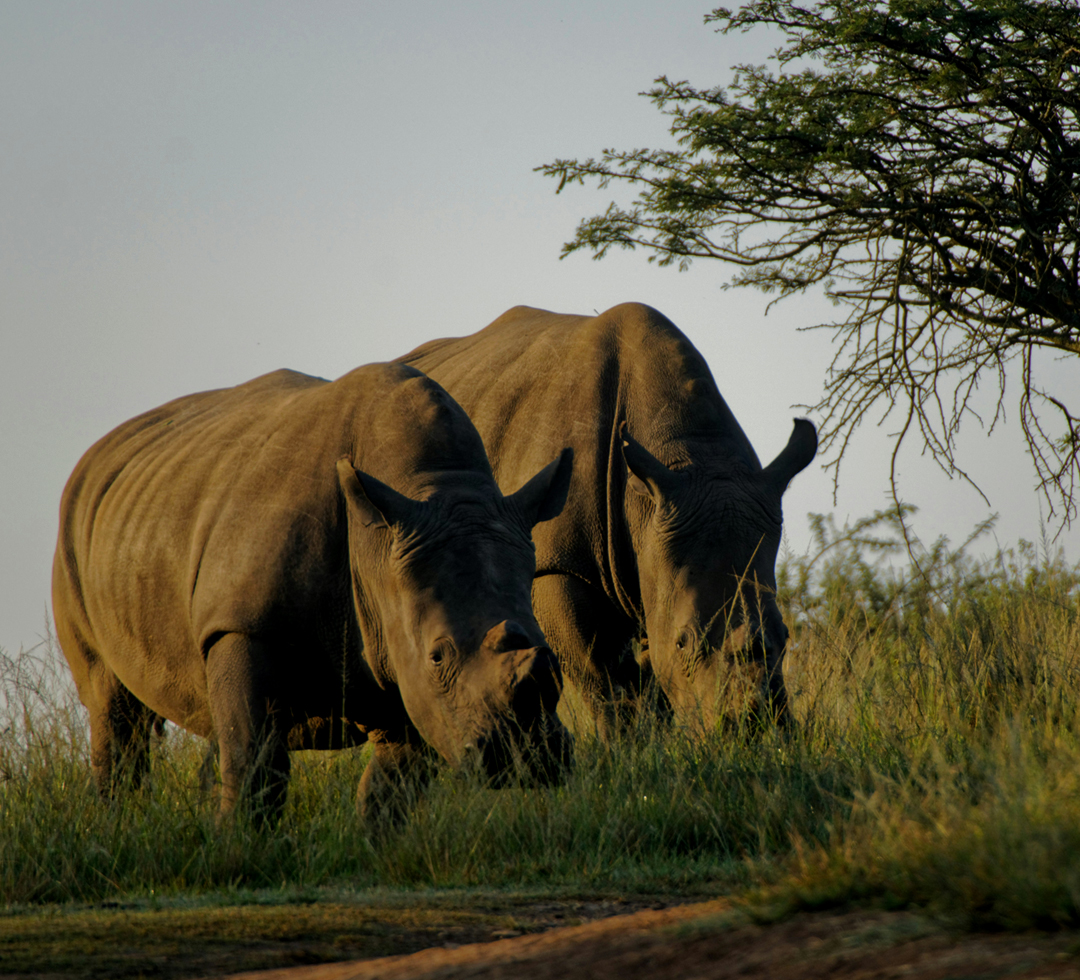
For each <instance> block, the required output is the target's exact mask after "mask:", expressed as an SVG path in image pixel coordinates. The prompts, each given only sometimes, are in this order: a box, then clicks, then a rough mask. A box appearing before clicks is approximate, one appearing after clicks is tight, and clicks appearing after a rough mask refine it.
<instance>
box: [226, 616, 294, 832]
mask: <svg viewBox="0 0 1080 980" xmlns="http://www.w3.org/2000/svg"><path fill="white" fill-rule="evenodd" d="M272 663H273V661H272V658H271V656H270V651H269V650H268V649H267V645H266V644H265V643H264V642H262V641H261V640H258V639H256V638H254V637H251V636H247V635H245V634H243V633H226V634H225V635H224V636H222V637H221V638H220V639H218V640H217V642H216V643H214V645H213V646H212V647H211V648H210V652H209V654H208V655H207V658H206V686H207V694H208V698H209V702H210V716H211V719H212V721H213V725H214V738H215V739H216V742H217V747H218V763H219V766H220V769H221V815H222V816H223V817H225V816H228V815H229V814H231V813H233V812H234V811H235V810H237V808H238V807H241V806H248V807H250V809H251V813H252V816H253V818H254V819H255V820H256V822H257V823H263V822H265V821H267V820H274V819H276V818H277V817H278V816H279V815H280V813H281V809H282V807H283V806H284V805H285V793H286V790H287V788H288V783H289V752H288V749H287V748H286V745H285V737H284V736H285V733H283V732H282V731H280V728H279V725H278V723H277V717H276V714H277V713H276V711H275V703H274V695H275V690H274V687H275V685H274V683H273V677H272V668H271V665H272Z"/></svg>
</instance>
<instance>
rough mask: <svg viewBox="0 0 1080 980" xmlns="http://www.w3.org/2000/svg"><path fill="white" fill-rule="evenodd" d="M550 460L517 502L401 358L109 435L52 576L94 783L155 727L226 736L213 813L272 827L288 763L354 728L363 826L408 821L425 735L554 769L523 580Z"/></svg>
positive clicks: (63, 512)
mask: <svg viewBox="0 0 1080 980" xmlns="http://www.w3.org/2000/svg"><path fill="white" fill-rule="evenodd" d="M560 453H561V447H560V450H557V451H556V452H555V453H553V459H555V461H554V462H552V461H551V460H549V461H548V465H546V466H545V467H543V468H542V469H541V468H540V467H537V468H536V469H537V470H539V473H535V472H534V473H533V474H530V477H531V479H528V480H522V481H520V482H519V483H517V484H515V487H520V489H518V490H517V492H516V493H513V494H511V495H510V496H506V497H504V496H503V495H502V493H500V491H499V489H498V487H497V486H496V484H495V480H494V478H493V476H492V472H491V467H490V465H489V463H488V459H487V456H486V455H485V453H484V447H483V444H482V443H481V441H480V437H479V435H478V434H477V432H476V429H475V428H474V427H473V426H472V424H471V423H470V421H469V419H468V418H467V417H466V415H465V413H464V412H463V411H462V410H461V408H460V407H459V406H458V405H457V404H456V403H455V402H454V401H453V399H452V398H450V397H449V396H448V395H447V394H446V392H445V391H444V390H443V389H442V388H440V387H439V386H438V385H437V384H436V383H435V382H434V381H432V380H430V379H429V378H427V377H425V376H424V375H422V374H421V373H420V372H419V371H418V370H416V369H414V368H411V367H405V366H404V365H400V364H386V365H380V364H375V365H370V366H367V367H361V368H357V369H356V370H355V371H352V372H351V373H349V374H347V375H345V376H344V377H342V378H340V379H339V380H337V381H334V382H327V381H324V380H322V379H319V378H312V377H308V376H307V375H303V374H298V373H296V372H293V371H277V372H275V373H273V374H268V375H265V376H263V377H260V378H256V379H255V380H254V381H250V382H248V383H247V384H243V385H239V386H237V387H235V388H228V389H223V390H220V391H209V392H204V393H202V394H196V395H191V396H189V397H187V398H180V399H177V400H176V401H172V402H169V403H168V404H166V405H163V406H162V407H161V408H158V409H156V410H154V411H152V412H148V413H146V414H145V415H140V416H139V417H138V418H135V419H132V420H131V421H130V422H126V423H125V424H123V425H121V426H120V427H119V428H118V429H116V430H114V431H113V432H111V433H110V434H109V435H107V436H105V438H104V439H102V440H100V441H99V442H98V443H97V444H96V445H94V446H93V447H92V448H91V449H90V450H89V451H88V452H87V454H86V455H85V456H84V457H83V458H82V460H81V461H80V462H79V464H78V466H77V467H76V468H75V472H74V473H73V474H72V476H71V479H70V480H69V482H68V485H67V488H66V490H65V492H64V496H63V501H62V503H61V507H60V536H59V543H58V545H57V551H56V559H55V562H54V568H53V610H54V615H55V617H56V629H57V635H58V637H59V640H60V645H61V647H62V648H63V651H64V654H65V656H66V657H67V660H68V663H69V664H70V665H71V670H72V673H73V674H74V675H75V682H76V684H77V686H78V690H79V697H80V698H81V699H82V702H83V704H85V705H86V707H87V708H88V709H89V712H90V727H91V752H92V763H93V767H94V770H95V774H96V777H97V780H98V784H99V787H100V788H101V789H102V791H103V792H105V793H106V794H109V793H111V792H113V790H114V789H115V788H116V785H117V781H118V779H119V778H120V777H121V776H123V775H124V774H125V773H126V778H127V779H129V780H134V781H135V782H138V780H139V779H140V778H141V776H142V774H143V772H144V770H145V767H146V762H147V751H148V740H149V734H150V729H151V727H152V725H153V724H154V723H155V721H157V720H158V718H159V716H160V717H164V718H167V719H169V720H171V721H173V722H175V723H176V724H178V725H181V726H182V727H184V728H186V729H188V730H189V731H191V732H195V733H197V734H199V735H203V736H206V737H208V738H210V739H212V740H215V741H216V743H217V746H218V751H219V759H220V765H221V777H222V798H221V805H222V812H223V813H228V812H229V811H231V810H232V809H234V808H235V807H236V806H237V803H238V802H239V801H240V800H241V798H242V797H243V795H244V793H245V792H246V791H247V790H248V788H250V791H251V792H252V794H253V795H254V797H255V801H256V809H255V813H256V815H257V816H259V815H261V816H263V817H265V816H272V815H273V814H274V813H276V812H277V811H278V810H279V809H280V807H281V805H282V804H283V802H284V795H285V789H286V783H287V779H288V771H289V754H288V750H289V749H299V748H327V749H328V748H339V747H344V746H350V745H357V744H359V743H362V742H364V741H365V740H366V741H369V742H372V743H373V744H374V755H373V757H372V760H371V763H370V765H369V766H368V768H367V770H366V771H365V773H364V776H363V778H362V780H361V783H360V804H361V808H362V809H363V810H365V811H366V812H367V813H368V814H369V815H375V814H381V815H386V814H395V813H396V811H395V810H394V804H392V803H391V805H390V807H389V809H387V807H386V804H387V803H389V802H390V801H391V800H392V799H400V795H399V794H397V793H396V790H397V789H399V788H400V784H401V782H402V781H403V780H404V779H406V777H408V776H410V775H416V776H417V777H419V778H420V779H421V780H422V778H423V774H424V772H425V771H426V768H427V766H426V759H427V758H428V757H429V756H430V755H431V753H430V749H429V748H428V747H430V748H433V749H435V750H437V752H438V753H439V754H440V755H442V756H443V757H444V758H446V759H447V760H449V761H450V762H451V763H460V762H462V761H463V760H465V759H471V760H474V761H475V762H476V763H478V764H480V765H481V766H482V767H484V769H486V772H487V773H488V774H489V775H490V776H491V777H492V778H493V779H494V780H495V781H496V782H498V781H499V780H500V779H501V778H502V776H503V774H504V772H505V771H506V769H507V767H508V765H509V764H510V762H511V758H512V757H513V756H515V755H517V754H520V755H521V756H523V757H524V758H525V759H526V760H529V761H531V763H532V765H533V767H534V769H533V773H532V775H533V777H535V778H536V779H537V780H539V781H551V780H553V779H556V778H557V775H558V771H559V770H560V769H561V767H562V766H563V765H564V764H565V763H566V762H567V761H568V758H569V750H570V743H569V736H568V734H567V732H566V730H565V729H564V728H563V726H562V724H561V723H560V722H559V720H558V718H557V716H556V714H555V706H556V703H557V702H558V700H559V692H560V689H561V673H560V670H559V665H558V662H557V660H556V659H555V657H554V655H553V654H552V653H551V651H550V650H549V648H548V647H547V645H546V643H545V640H544V637H543V634H542V633H541V631H540V629H539V627H538V626H537V624H536V620H535V618H534V617H533V612H532V606H531V603H530V595H529V590H530V585H531V582H532V577H533V570H534V561H535V558H534V552H533V546H532V542H531V540H530V531H531V529H532V526H533V525H534V524H535V523H536V522H537V521H544V520H548V519H550V518H551V517H553V516H554V515H555V514H557V513H558V511H559V509H560V507H561V506H562V503H563V501H564V500H565V495H566V488H567V485H568V483H569V476H570V453H562V454H561V455H560ZM555 457H558V458H557V459H556V458H555ZM376 474H377V476H376ZM384 481H385V482H384ZM120 763H123V765H120ZM396 815H400V814H396Z"/></svg>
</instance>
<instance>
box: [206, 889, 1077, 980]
mask: <svg viewBox="0 0 1080 980" xmlns="http://www.w3.org/2000/svg"><path fill="white" fill-rule="evenodd" d="M1078 950H1080V937H1077V936H1076V935H1075V934H1064V933H1058V934H1053V935H1047V934H1032V935H1024V936H1015V935H971V934H962V935H950V934H949V933H947V932H946V931H944V930H942V929H941V928H940V927H937V926H934V925H932V924H931V923H929V922H927V921H926V920H925V919H922V918H921V917H919V916H916V915H912V914H909V913H903V912H899V913H898V912H847V913H804V914H800V915H796V916H795V917H793V918H791V919H789V920H787V921H786V922H781V923H776V924H770V925H755V924H752V923H749V922H747V921H746V920H745V918H744V917H743V916H741V915H739V914H733V913H732V911H731V908H730V905H729V903H727V902H725V901H717V902H709V903H703V904H696V905H688V906H682V907H678V908H673V909H666V910H662V911H643V912H637V913H634V914H630V915H620V916H617V917H613V918H609V919H606V920H604V921H601V922H594V923H590V924H587V925H582V926H577V927H571V928H567V927H563V928H558V929H554V930H551V931H549V932H547V933H544V934H542V935H533V936H522V937H518V938H507V939H503V940H498V941H495V942H491V943H486V944H474V945H469V946H464V947H459V948H456V949H451V948H446V947H443V948H436V949H428V950H424V951H422V952H418V953H413V954H411V955H406V956H392V957H386V958H382V959H378V960H368V961H366V962H354V963H338V964H334V965H325V966H318V967H301V968H298V969H290V970H273V971H269V972H260V973H247V974H242V975H233V976H231V977H229V978H228V980H436V978H454V980H465V978H469V980H496V978H513V980H554V978H562V977H588V978H589V980H609V978H610V980H629V978H632V977H648V978H649V980H675V978H679V980H682V978H711V977H716V978H727V977H732V978H734V977H739V978H751V980H752V978H757V977H760V978H770V980H807V978H818V977H822V978H824V977H829V978H851V980H856V978H857V980H871V978H874V980H886V978H897V980H899V978H904V980H910V978H927V980H959V978H968V977H970V978H972V980H974V978H979V980H992V978H997V977H1002V978H1004V977H1010V978H1021V977H1023V978H1031V980H1035V978H1039V980H1041V978H1049V977H1080V963H1078V961H1077V958H1076V954H1077V952H1078ZM214 980H218V978H214Z"/></svg>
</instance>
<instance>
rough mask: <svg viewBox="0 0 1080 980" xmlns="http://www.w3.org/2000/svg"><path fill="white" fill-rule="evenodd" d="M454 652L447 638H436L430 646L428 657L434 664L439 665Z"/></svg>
mask: <svg viewBox="0 0 1080 980" xmlns="http://www.w3.org/2000/svg"><path fill="white" fill-rule="evenodd" d="M453 652H454V645H453V644H452V643H451V642H450V641H449V640H438V641H437V642H436V643H435V646H433V647H432V648H431V652H430V653H429V654H428V659H429V660H430V661H431V662H432V663H433V664H434V665H435V666H436V667H441V666H442V665H443V663H444V662H445V661H446V659H447V658H448V657H450V655H451V654H453Z"/></svg>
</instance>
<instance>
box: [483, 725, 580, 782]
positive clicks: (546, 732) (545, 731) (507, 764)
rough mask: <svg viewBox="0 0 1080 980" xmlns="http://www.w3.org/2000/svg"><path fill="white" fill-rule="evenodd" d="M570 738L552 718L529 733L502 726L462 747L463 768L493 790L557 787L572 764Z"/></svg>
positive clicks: (564, 729)
mask: <svg viewBox="0 0 1080 980" xmlns="http://www.w3.org/2000/svg"><path fill="white" fill-rule="evenodd" d="M573 756H574V746H573V737H572V736H571V735H570V733H569V732H568V731H567V730H566V727H565V726H564V725H563V723H562V722H561V721H560V720H559V718H558V716H557V715H555V714H551V715H548V716H546V717H544V718H543V719H542V720H541V721H540V722H538V723H537V724H536V725H534V726H532V727H531V728H529V729H524V730H523V729H522V728H520V727H519V726H517V725H514V724H512V723H504V724H502V725H500V726H498V727H496V728H495V729H493V730H492V731H491V732H490V733H489V734H486V735H483V736H481V737H478V738H476V739H474V740H473V741H472V742H470V743H469V744H468V745H467V746H466V747H465V758H464V767H465V768H467V769H472V770H474V771H476V772H477V773H478V774H479V775H481V776H482V777H483V778H484V779H485V780H486V781H487V782H488V784H489V785H491V786H492V787H493V788H496V789H502V788H506V787H529V786H556V785H559V784H561V783H562V782H564V781H565V779H566V774H567V772H568V771H569V769H570V766H571V765H572V763H573Z"/></svg>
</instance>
